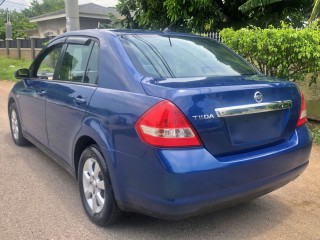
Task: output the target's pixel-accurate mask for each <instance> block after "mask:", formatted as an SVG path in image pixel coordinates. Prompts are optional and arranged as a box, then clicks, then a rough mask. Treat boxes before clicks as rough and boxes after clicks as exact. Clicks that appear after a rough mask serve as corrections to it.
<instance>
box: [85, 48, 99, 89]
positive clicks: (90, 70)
mask: <svg viewBox="0 0 320 240" xmlns="http://www.w3.org/2000/svg"><path fill="white" fill-rule="evenodd" d="M98 62H99V46H98V43H94V45H93V48H92V52H91V55H90V59H89V62H88V67H87V72H86V76H85V77H84V79H83V82H84V83H92V84H96V83H97V81H98Z"/></svg>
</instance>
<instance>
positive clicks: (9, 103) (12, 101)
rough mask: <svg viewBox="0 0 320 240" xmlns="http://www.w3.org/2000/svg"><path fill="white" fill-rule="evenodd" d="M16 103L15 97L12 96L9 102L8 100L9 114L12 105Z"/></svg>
mask: <svg viewBox="0 0 320 240" xmlns="http://www.w3.org/2000/svg"><path fill="white" fill-rule="evenodd" d="M14 102H16V100H15V99H14V97H12V96H10V97H9V100H8V113H9V111H10V106H11V104H12V103H14Z"/></svg>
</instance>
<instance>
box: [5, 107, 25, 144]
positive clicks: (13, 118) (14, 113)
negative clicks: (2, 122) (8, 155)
mask: <svg viewBox="0 0 320 240" xmlns="http://www.w3.org/2000/svg"><path fill="white" fill-rule="evenodd" d="M9 121H10V129H11V136H12V139H13V141H14V143H15V144H17V145H18V146H25V145H27V144H28V141H27V140H26V139H25V138H24V136H23V135H22V128H21V121H20V116H19V112H18V109H17V105H16V103H15V102H13V103H12V104H11V105H10V107H9Z"/></svg>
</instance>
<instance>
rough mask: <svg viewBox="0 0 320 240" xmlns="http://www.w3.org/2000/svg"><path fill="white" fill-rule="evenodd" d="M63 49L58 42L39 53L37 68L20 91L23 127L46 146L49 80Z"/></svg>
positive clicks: (35, 65) (35, 64)
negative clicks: (46, 110) (46, 108)
mask: <svg viewBox="0 0 320 240" xmlns="http://www.w3.org/2000/svg"><path fill="white" fill-rule="evenodd" d="M61 50H62V44H57V45H54V46H52V47H49V48H47V49H46V50H45V51H44V52H43V53H42V54H41V55H39V57H37V59H36V60H35V62H34V65H33V66H32V68H35V71H34V72H33V74H32V77H31V78H30V79H27V80H24V84H25V88H23V90H21V91H20V92H19V93H18V99H19V100H18V101H19V107H20V113H21V118H22V121H21V122H22V123H23V126H22V128H23V130H24V131H25V132H27V133H28V134H29V135H31V136H32V137H33V138H35V139H36V140H37V141H39V142H40V143H41V144H43V145H44V146H48V136H47V130H46V121H45V118H46V117H45V107H46V98H47V97H46V93H47V90H48V80H49V79H51V78H52V76H53V73H54V70H55V66H56V65H57V63H58V61H59V57H60V55H61Z"/></svg>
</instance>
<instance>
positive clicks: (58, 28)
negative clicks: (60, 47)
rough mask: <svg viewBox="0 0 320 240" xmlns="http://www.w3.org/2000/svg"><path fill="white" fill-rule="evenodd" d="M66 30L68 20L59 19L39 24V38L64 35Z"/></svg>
mask: <svg viewBox="0 0 320 240" xmlns="http://www.w3.org/2000/svg"><path fill="white" fill-rule="evenodd" d="M65 29H66V19H65V18H58V19H52V20H48V21H41V22H38V30H39V37H40V38H44V37H46V35H47V34H48V33H49V35H50V36H57V35H59V34H62V33H63V32H64V31H65Z"/></svg>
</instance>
